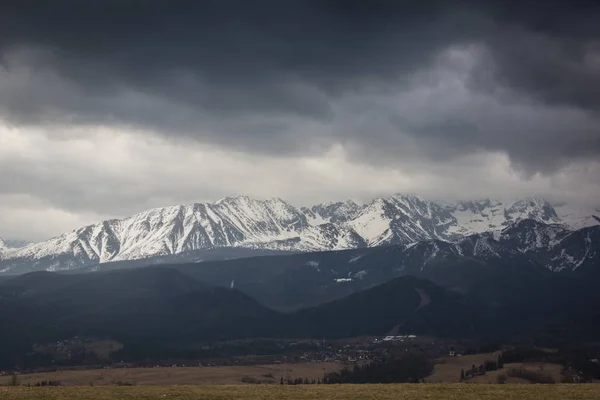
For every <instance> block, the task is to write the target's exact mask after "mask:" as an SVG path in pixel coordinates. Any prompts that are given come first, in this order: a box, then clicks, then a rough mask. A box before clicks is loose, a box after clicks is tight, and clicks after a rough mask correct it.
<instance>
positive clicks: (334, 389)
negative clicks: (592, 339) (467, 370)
mask: <svg viewBox="0 0 600 400" xmlns="http://www.w3.org/2000/svg"><path fill="white" fill-rule="evenodd" d="M0 399H1V400H38V399H44V400H70V399H73V400H75V399H76V400H92V399H93V400H114V399H128V400H129V399H131V400H134V399H135V400H144V399H180V400H187V399H190V400H191V399H195V400H208V399H213V400H230V399H231V400H266V399H281V400H309V399H310V400H312V399H333V400H341V399H365V400H367V399H373V400H375V399H378V400H388V399H389V400H391V399H394V400H396V399H403V400H412V399H415V400H416V399H425V400H434V399H440V400H441V399H444V400H458V399H460V400H470V399H480V400H488V399H503V400H506V399H520V400H527V399H532V400H533V399H536V400H537V399H545V400H555V399H572V400H580V399H600V385H592V384H587V385H464V384H425V385H423V384H412V385H411V384H405V385H306V386H280V385H247V386H241V385H238V386H179V387H177V386H175V387H174V386H171V387H163V386H144V387H115V386H103V387H89V386H88V387H55V388H26V387H16V388H0Z"/></svg>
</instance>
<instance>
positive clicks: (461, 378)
mask: <svg viewBox="0 0 600 400" xmlns="http://www.w3.org/2000/svg"><path fill="white" fill-rule="evenodd" d="M464 380H465V370H464V369H461V370H460V381H461V382H462V381H464Z"/></svg>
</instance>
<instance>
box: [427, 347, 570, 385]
mask: <svg viewBox="0 0 600 400" xmlns="http://www.w3.org/2000/svg"><path fill="white" fill-rule="evenodd" d="M499 354H500V353H499V352H496V353H488V354H475V355H470V356H463V357H443V358H441V359H439V360H438V364H436V365H435V367H434V369H433V374H431V375H430V376H428V377H427V378H425V382H427V383H454V382H459V381H460V371H461V369H464V370H467V369H468V368H470V367H471V366H472V365H473V364H475V365H476V366H479V365H480V364H483V363H484V362H485V361H486V360H497V359H498V355H499ZM520 368H525V369H527V370H530V371H535V372H539V373H542V374H545V375H548V376H550V377H551V378H552V379H554V381H555V382H556V383H560V382H561V379H562V375H561V370H562V366H561V365H558V364H549V363H539V362H535V363H515V364H505V365H504V368H503V369H502V370H498V371H488V372H486V374H485V375H482V376H475V377H473V378H471V379H468V380H466V381H465V383H497V381H498V375H504V376H505V378H506V383H518V384H520V383H529V382H528V381H527V380H525V379H521V378H516V377H511V376H508V373H509V371H510V370H511V369H520Z"/></svg>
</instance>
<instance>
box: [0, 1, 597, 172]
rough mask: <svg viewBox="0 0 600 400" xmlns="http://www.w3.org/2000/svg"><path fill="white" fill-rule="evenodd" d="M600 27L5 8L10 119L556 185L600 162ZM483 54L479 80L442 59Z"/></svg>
mask: <svg viewBox="0 0 600 400" xmlns="http://www.w3.org/2000/svg"><path fill="white" fill-rule="evenodd" d="M598 17H600V13H599V6H598V5H597V2H595V1H554V0H549V1H546V2H544V5H543V6H540V3H539V2H537V1H518V2H517V1H512V0H507V1H490V2H481V1H454V2H451V1H430V2H429V1H428V2H425V1H406V2H399V1H393V0H389V1H385V0H370V1H366V0H365V1H342V0H339V1H335V0H331V1H310V0H307V1H285V2H282V1H274V0H273V1H265V0H262V1H256V2H248V1H242V0H238V1H233V0H225V1H223V0H221V1H203V2H198V1H182V2H177V7H175V5H174V3H172V2H168V1H166V0H164V1H158V0H151V1H129V2H122V1H116V0H112V1H111V0H97V1H90V2H79V1H68V0H62V1H54V2H52V3H37V4H36V3H30V2H22V1H19V2H16V1H14V2H3V3H2V5H0V52H1V54H0V55H1V56H2V65H0V77H4V78H3V79H4V82H2V81H1V80H0V112H3V113H4V115H5V116H6V117H7V118H9V119H10V120H11V121H13V122H16V123H19V124H31V123H37V124H44V123H59V124H60V123H62V124H69V123H80V124H105V125H112V124H114V125H117V124H125V125H127V124H132V125H136V126H141V127H144V128H150V129H152V130H153V131H156V132H159V133H161V134H164V135H171V136H172V137H183V138H184V139H185V140H199V141H204V142H212V143H219V144H221V145H223V146H227V147H234V148H236V149H242V150H248V151H252V152H264V153H268V154H278V155H286V154H305V153H307V152H317V151H322V150H323V149H327V148H328V146H330V145H332V144H333V143H343V144H344V145H346V146H347V147H348V148H349V149H352V150H353V152H354V154H357V155H358V154H360V155H363V156H365V157H366V159H365V160H366V161H367V162H371V163H381V162H386V163H396V164H397V163H398V162H399V160H402V161H403V162H409V161H411V160H412V161H413V165H418V164H421V163H428V162H432V161H435V162H449V161H451V160H452V159H454V158H459V157H462V156H465V155H468V154H471V153H473V152H477V151H484V152H485V151H492V152H493V151H499V152H505V153H507V154H509V156H510V157H511V159H512V161H513V163H514V165H515V166H517V167H519V168H520V169H522V170H523V171H525V172H526V173H527V174H530V175H531V174H534V173H536V172H540V171H541V172H544V173H554V172H556V171H557V170H558V169H560V168H562V167H564V166H565V165H568V164H569V163H570V162H573V161H575V160H578V159H594V158H597V157H598V156H600V143H599V139H598V138H599V137H600V120H599V119H598V118H599V117H598V112H599V111H600V103H598V101H599V100H598V99H600V95H599V93H598V90H599V88H600V81H599V79H600V78H599V72H598V71H599V68H598V65H599V64H598V63H599V61H598V57H600V56H598V47H597V46H598V40H599V39H598V38H599V37H600V32H599V29H600V28H599V25H598V24H597V23H594V21H597V18H598ZM468 46H474V48H475V49H478V50H476V51H475V53H474V55H473V60H471V62H472V64H473V65H468V66H465V65H462V64H461V62H462V61H460V60H459V61H458V64H459V65H458V66H456V65H454V63H455V61H453V60H451V59H440V54H443V52H444V51H447V50H449V49H453V48H457V49H460V48H465V47H466V48H468ZM467 53H468V52H467ZM24 71H26V72H24ZM427 71H430V72H431V73H430V74H429V73H428V72H427ZM465 71H466V73H467V76H466V77H465V76H462V75H461V74H464V73H465ZM1 74H3V75H1ZM436 74H437V75H436ZM459 78H460V79H463V80H464V81H465V82H467V84H468V85H467V87H466V89H465V90H466V92H464V93H459V92H455V91H456V90H458V89H460V88H458V87H457V86H452V85H451V86H450V89H447V88H444V84H445V82H451V81H452V80H453V79H459ZM420 89H422V90H426V91H427V90H429V91H431V94H430V95H429V96H428V97H422V96H421V94H420V92H419V90H420ZM414 163H416V164H414Z"/></svg>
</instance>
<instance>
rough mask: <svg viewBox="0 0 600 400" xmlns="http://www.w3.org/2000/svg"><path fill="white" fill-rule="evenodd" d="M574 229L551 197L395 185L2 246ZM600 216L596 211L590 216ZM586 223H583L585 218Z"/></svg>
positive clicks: (59, 259)
mask: <svg viewBox="0 0 600 400" xmlns="http://www.w3.org/2000/svg"><path fill="white" fill-rule="evenodd" d="M521 219H532V220H535V221H538V222H541V223H544V224H559V225H560V226H562V227H564V229H567V230H572V229H573V228H572V227H571V226H570V224H569V221H570V220H564V219H561V217H559V215H558V214H557V212H556V210H555V209H554V207H553V206H552V205H551V204H550V203H549V202H547V201H546V200H544V199H541V198H535V197H534V198H528V199H522V200H518V201H515V202H511V203H502V202H499V201H492V200H489V199H485V200H477V201H464V202H457V203H455V204H449V203H442V202H435V201H430V200H426V199H424V198H422V197H419V196H416V195H402V194H394V195H392V196H390V197H388V198H377V199H374V200H373V201H372V202H370V203H368V204H364V205H359V204H357V203H355V202H353V201H351V200H348V201H345V202H330V203H323V204H319V205H315V206H312V207H302V208H297V207H294V206H292V205H290V204H288V203H286V202H285V201H283V200H282V199H280V198H277V197H276V198H272V199H267V200H256V199H252V198H250V197H248V196H237V197H226V198H223V199H221V200H219V201H217V202H215V203H192V204H188V205H175V206H169V207H163V208H154V209H151V210H147V211H144V212H141V213H138V214H136V215H133V216H131V217H127V218H123V219H111V220H106V221H101V222H99V223H96V224H93V225H88V226H85V227H82V228H79V229H76V230H74V231H71V232H68V233H65V234H63V235H61V236H57V237H55V238H52V239H49V240H47V241H44V242H40V243H34V244H30V245H27V246H25V247H22V248H17V249H10V248H7V247H6V246H5V247H3V248H2V249H1V250H0V273H13V274H14V273H23V272H29V271H34V270H48V271H57V270H71V269H78V268H81V267H87V266H90V265H95V264H102V263H106V262H115V261H130V260H140V259H146V258H150V257H159V256H168V255H177V254H181V253H184V252H189V251H196V250H210V249H225V248H246V249H256V250H272V251H285V252H305V251H328V250H345V249H356V248H363V247H373V246H380V245H393V244H409V243H415V242H418V241H423V240H429V239H438V240H443V241H450V242H455V241H457V240H460V239H462V238H464V237H467V236H469V235H473V234H476V233H483V232H488V231H493V232H496V234H499V232H500V231H501V230H502V229H504V228H506V227H507V226H509V225H511V224H513V223H515V222H517V221H519V220H521ZM594 221H595V222H596V223H597V224H598V225H600V218H598V217H595V216H593V215H591V216H589V217H588V219H587V220H586V224H587V225H589V226H593V225H594ZM586 224H584V225H586Z"/></svg>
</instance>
